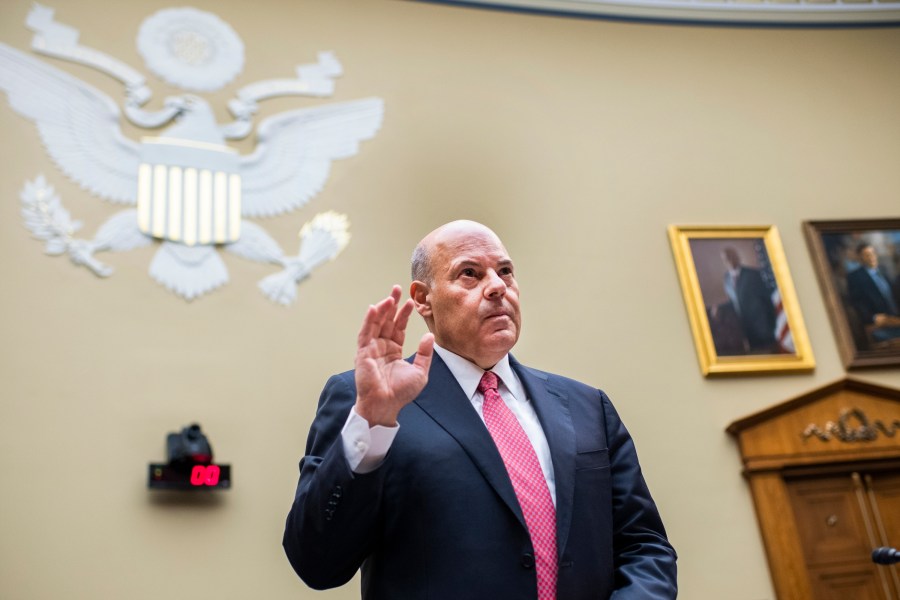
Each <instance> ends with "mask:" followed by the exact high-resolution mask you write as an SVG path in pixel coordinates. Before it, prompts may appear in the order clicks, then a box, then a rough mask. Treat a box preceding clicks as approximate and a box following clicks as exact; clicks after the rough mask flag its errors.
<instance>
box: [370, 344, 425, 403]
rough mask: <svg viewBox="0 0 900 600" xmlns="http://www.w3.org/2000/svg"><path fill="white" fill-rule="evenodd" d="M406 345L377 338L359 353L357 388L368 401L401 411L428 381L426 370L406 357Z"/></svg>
mask: <svg viewBox="0 0 900 600" xmlns="http://www.w3.org/2000/svg"><path fill="white" fill-rule="evenodd" d="M402 350H403V347H402V346H401V345H400V344H398V343H397V342H395V341H393V340H385V339H374V340H372V341H371V342H370V343H369V344H367V345H366V346H365V347H363V348H360V349H359V351H358V352H357V355H356V391H357V394H358V395H359V397H360V398H364V399H365V401H366V402H375V403H378V404H384V405H386V406H385V407H386V408H388V407H390V408H391V409H393V410H395V411H397V412H399V410H400V409H401V408H403V407H404V406H406V405H407V404H408V403H409V402H411V401H412V400H413V398H415V397H416V396H417V395H418V394H419V392H421V391H422V388H424V387H425V383H426V381H427V380H428V375H427V373H425V372H423V371H422V370H421V369H420V368H419V367H417V366H416V365H413V364H411V363H408V362H406V361H405V360H403V357H402V356H401V352H402Z"/></svg>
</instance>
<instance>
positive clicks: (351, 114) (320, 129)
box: [241, 98, 384, 217]
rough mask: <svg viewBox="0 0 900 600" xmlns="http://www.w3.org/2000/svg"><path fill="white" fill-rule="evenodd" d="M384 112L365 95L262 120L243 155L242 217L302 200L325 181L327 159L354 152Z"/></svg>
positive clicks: (299, 203)
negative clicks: (251, 149)
mask: <svg viewBox="0 0 900 600" xmlns="http://www.w3.org/2000/svg"><path fill="white" fill-rule="evenodd" d="M383 114H384V104H383V102H382V101H381V100H380V99H379V98H368V99H364V100H355V101H352V102H343V103H336V104H329V105H324V106H318V107H315V108H303V109H298V110H292V111H287V112H283V113H279V114H277V115H274V116H272V117H269V118H268V119H265V120H264V121H263V122H262V123H261V124H260V126H259V133H258V135H257V140H258V143H257V147H256V151H254V152H253V153H252V154H248V155H246V156H243V157H241V188H242V200H241V204H242V207H243V209H242V212H243V215H244V216H245V217H269V216H273V215H278V214H281V213H284V212H287V211H290V210H294V209H296V208H299V207H301V206H303V205H304V204H306V202H307V201H309V199H310V198H312V197H313V196H315V195H316V194H317V193H318V192H319V191H320V190H321V189H322V186H323V185H324V184H325V180H326V179H328V171H329V169H330V167H331V161H332V160H334V159H337V158H346V157H348V156H353V155H354V154H356V152H357V151H358V149H359V142H360V141H361V140H366V139H369V138H371V137H372V136H374V135H375V132H377V131H378V128H379V127H380V126H381V120H382V115H383Z"/></svg>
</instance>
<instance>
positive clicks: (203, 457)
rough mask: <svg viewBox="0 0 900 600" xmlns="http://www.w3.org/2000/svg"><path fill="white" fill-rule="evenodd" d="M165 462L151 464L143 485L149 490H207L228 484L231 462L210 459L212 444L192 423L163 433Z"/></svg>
mask: <svg viewBox="0 0 900 600" xmlns="http://www.w3.org/2000/svg"><path fill="white" fill-rule="evenodd" d="M166 455H167V456H166V459H167V460H168V462H167V463H165V464H161V463H151V464H150V465H149V469H148V473H147V487H148V488H150V489H152V490H185V491H204V490H206V491H208V490H221V489H229V488H230V487H231V465H221V464H216V463H214V462H213V451H212V445H211V444H210V443H209V439H208V438H207V437H206V435H204V434H203V431H202V430H201V429H200V425H198V424H197V423H193V424H191V425H188V426H187V427H184V428H183V429H182V430H181V431H180V432H177V433H169V434H168V435H166Z"/></svg>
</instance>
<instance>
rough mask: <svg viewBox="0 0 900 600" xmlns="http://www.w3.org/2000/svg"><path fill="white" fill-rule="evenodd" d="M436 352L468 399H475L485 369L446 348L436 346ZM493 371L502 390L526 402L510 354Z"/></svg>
mask: <svg viewBox="0 0 900 600" xmlns="http://www.w3.org/2000/svg"><path fill="white" fill-rule="evenodd" d="M434 350H435V352H437V353H438V356H440V357H441V359H442V360H443V361H444V363H445V364H446V365H447V368H448V369H450V373H452V374H453V377H454V379H456V381H457V383H459V386H460V387H461V388H462V389H463V392H465V394H466V398H468V399H469V400H472V399H473V398H475V394H476V393H477V392H478V383H479V382H480V381H481V376H482V375H484V369H482V368H481V367H479V366H478V365H476V364H475V363H473V362H471V361H469V360H467V359H465V358H463V357H462V356H460V355H458V354H455V353H453V352H451V351H450V350H447V349H446V348H441V347H440V346H438V345H437V344H435V345H434ZM491 371H493V372H494V373H496V374H497V377H499V378H500V381H501V382H502V383H501V385H500V389H501V390H502V389H503V388H504V387H505V388H506V391H508V392H509V393H510V394H511V395H512V397H513V398H515V399H516V400H525V398H526V396H525V388H524V387H523V386H522V382H521V381H520V380H519V376H518V375H516V372H515V371H514V370H513V368H512V367H511V366H510V364H509V354H505V355H503V358H501V359H500V360H499V361H498V362H497V364H496V365H494V366H493V368H491Z"/></svg>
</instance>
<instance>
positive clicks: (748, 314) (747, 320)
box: [724, 266, 779, 354]
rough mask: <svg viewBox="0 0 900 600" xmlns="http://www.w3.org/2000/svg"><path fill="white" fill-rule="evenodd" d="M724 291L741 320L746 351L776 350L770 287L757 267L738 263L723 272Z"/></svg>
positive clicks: (756, 352)
mask: <svg viewBox="0 0 900 600" xmlns="http://www.w3.org/2000/svg"><path fill="white" fill-rule="evenodd" d="M724 285H725V293H726V294H728V297H729V298H730V299H731V305H732V307H733V308H734V312H735V313H737V315H738V318H739V319H740V323H741V330H742V331H743V334H744V339H745V340H746V341H747V347H748V351H749V352H750V353H754V354H758V353H777V352H778V351H779V350H778V344H777V343H776V341H775V323H776V315H775V306H774V304H773V303H772V290H771V289H769V286H768V285H766V282H765V280H764V279H763V277H762V275H761V273H760V271H759V270H758V269H753V268H751V267H745V266H741V267H740V268H739V269H738V270H737V277H735V276H734V271H728V272H727V273H725V282H724Z"/></svg>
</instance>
